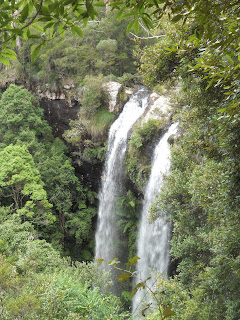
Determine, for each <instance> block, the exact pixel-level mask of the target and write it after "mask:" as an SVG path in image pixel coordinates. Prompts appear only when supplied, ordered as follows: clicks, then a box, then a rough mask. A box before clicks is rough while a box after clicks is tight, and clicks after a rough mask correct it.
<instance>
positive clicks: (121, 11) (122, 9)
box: [115, 7, 125, 20]
mask: <svg viewBox="0 0 240 320" xmlns="http://www.w3.org/2000/svg"><path fill="white" fill-rule="evenodd" d="M124 10H125V7H123V8H121V9H120V10H119V11H118V13H117V14H116V16H115V19H116V20H120V19H121V17H122V14H123V11H124Z"/></svg>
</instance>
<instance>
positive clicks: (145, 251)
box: [133, 123, 178, 314]
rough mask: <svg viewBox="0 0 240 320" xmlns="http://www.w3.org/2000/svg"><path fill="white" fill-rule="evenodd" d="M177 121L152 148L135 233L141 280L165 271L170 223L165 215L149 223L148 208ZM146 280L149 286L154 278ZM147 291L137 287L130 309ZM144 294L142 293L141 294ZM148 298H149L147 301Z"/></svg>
mask: <svg viewBox="0 0 240 320" xmlns="http://www.w3.org/2000/svg"><path fill="white" fill-rule="evenodd" d="M177 125H178V124H177V123H175V124H172V125H171V126H170V128H169V129H168V131H167V132H166V133H165V134H164V135H163V137H162V138H161V140H160V141H159V143H158V145H157V146H156V148H155V151H154V155H153V160H152V170H151V174H150V178H149V181H148V184H147V187H146V191H145V194H144V202H143V209H142V216H141V223H140V231H139V235H138V253H137V255H138V256H139V257H140V260H138V264H137V274H138V276H139V277H140V278H141V279H142V280H146V279H147V278H148V277H150V276H151V274H150V269H151V270H156V271H160V272H161V273H162V274H167V269H168V263H169V237H170V223H169V221H168V219H167V217H166V216H161V217H159V218H157V220H155V221H154V222H153V223H148V211H149V209H150V207H151V204H152V203H153V201H154V200H155V198H156V196H157V194H158V193H159V191H160V189H161V186H162V184H163V178H164V175H165V174H166V173H167V171H168V169H169V167H170V147H169V143H168V138H169V137H170V136H171V135H172V134H174V133H176V131H177ZM151 281H152V280H149V281H148V282H147V284H148V286H150V287H151V286H152V285H153V281H152V282H151ZM145 293H146V292H144V291H143V290H138V292H137V293H136V295H135V296H134V300H133V311H134V313H135V312H136V314H137V310H136V309H137V308H138V306H139V304H140V303H141V300H142V299H143V297H144V295H145ZM144 298H145V297H144ZM150 301H151V300H148V302H150Z"/></svg>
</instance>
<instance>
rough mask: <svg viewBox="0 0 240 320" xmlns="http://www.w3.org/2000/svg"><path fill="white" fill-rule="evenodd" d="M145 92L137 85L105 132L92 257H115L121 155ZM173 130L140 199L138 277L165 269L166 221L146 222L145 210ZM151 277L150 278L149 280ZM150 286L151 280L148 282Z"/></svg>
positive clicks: (155, 159)
mask: <svg viewBox="0 0 240 320" xmlns="http://www.w3.org/2000/svg"><path fill="white" fill-rule="evenodd" d="M148 98H149V97H148V94H147V92H146V89H144V88H141V89H140V90H138V92H137V93H136V94H134V95H133V96H132V97H131V99H130V100H129V102H127V103H126V105H125V106H124V109H123V111H122V113H121V114H120V116H119V117H118V119H117V120H116V121H115V122H114V123H113V125H112V126H111V129H110V133H109V140H108V149H107V157H106V162H105V169H104V174H103V180H102V186H101V191H100V194H99V201H100V202H99V212H98V227H97V232H96V258H99V259H100V258H101V259H104V261H106V262H108V261H110V260H112V259H113V258H115V257H118V252H117V248H116V243H117V242H118V239H119V235H118V234H117V228H116V225H117V218H116V211H115V208H116V204H117V201H118V196H119V195H120V194H121V189H122V185H123V183H124V180H123V179H124V158H125V152H126V150H127V142H128V134H129V131H130V130H131V128H132V126H133V125H134V123H135V122H136V121H137V120H138V119H139V118H140V117H141V116H142V115H143V113H144V111H145V109H146V107H147V104H148ZM176 130H177V124H173V125H171V127H170V128H169V130H168V131H167V133H165V134H164V135H163V137H162V138H161V140H160V142H159V144H158V145H157V147H156V149H155V152H154V155H153V160H152V170H151V175H150V179H149V182H148V184H147V187H146V191H145V194H144V201H143V209H142V217H141V223H140V231H139V235H138V253H137V255H138V256H139V257H140V260H139V262H138V265H137V274H138V275H139V277H140V278H141V279H142V280H146V279H147V278H148V277H149V276H150V270H149V268H150V269H152V270H157V271H160V272H162V273H165V274H166V273H167V267H168V263H169V253H168V252H169V244H168V243H169V242H168V240H169V236H170V223H169V222H168V220H167V218H166V217H164V216H163V217H159V218H158V219H157V220H156V221H154V223H152V224H149V223H148V211H149V208H150V206H151V204H152V203H153V201H154V200H155V198H156V196H157V194H158V193H159V191H160V188H161V185H162V182H163V176H164V174H166V173H167V171H168V168H169V165H170V160H169V156H170V148H169V144H168V141H167V140H168V138H169V137H170V136H171V135H172V134H174V133H175V132H176ZM150 281H151V280H150ZM150 286H151V283H150ZM142 299H143V293H142V290H141V291H138V293H137V294H136V295H135V297H134V301H133V310H136V309H137V308H138V306H139V304H140V302H141V300H142Z"/></svg>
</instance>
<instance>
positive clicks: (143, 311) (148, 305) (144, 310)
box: [142, 303, 152, 317]
mask: <svg viewBox="0 0 240 320" xmlns="http://www.w3.org/2000/svg"><path fill="white" fill-rule="evenodd" d="M151 305H152V303H148V304H147V306H146V308H144V309H143V310H142V315H143V316H144V317H146V315H145V312H146V311H147V310H148V309H149V308H150V307H151Z"/></svg>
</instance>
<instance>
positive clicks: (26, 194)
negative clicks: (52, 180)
mask: <svg viewBox="0 0 240 320" xmlns="http://www.w3.org/2000/svg"><path fill="white" fill-rule="evenodd" d="M0 164H1V165H0V188H1V189H0V190H1V195H2V197H3V201H4V200H5V199H6V200H5V201H7V202H6V205H8V206H9V205H13V210H14V212H16V213H18V214H19V215H20V216H21V217H22V219H23V221H25V220H30V221H33V222H34V223H36V224H38V225H41V224H44V225H45V224H48V223H52V222H53V221H54V217H53V216H52V213H51V211H50V208H51V207H52V206H51V205H50V203H49V202H48V200H47V194H46V191H45V190H44V189H43V182H42V180H41V177H40V173H39V171H38V170H37V169H36V168H35V164H34V161H33V158H32V156H31V154H30V153H29V152H28V150H27V148H26V147H24V146H22V147H21V146H13V145H9V146H8V147H6V148H5V149H3V151H1V152H0ZM9 197H10V198H11V202H8V200H7V199H8V198H9Z"/></svg>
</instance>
